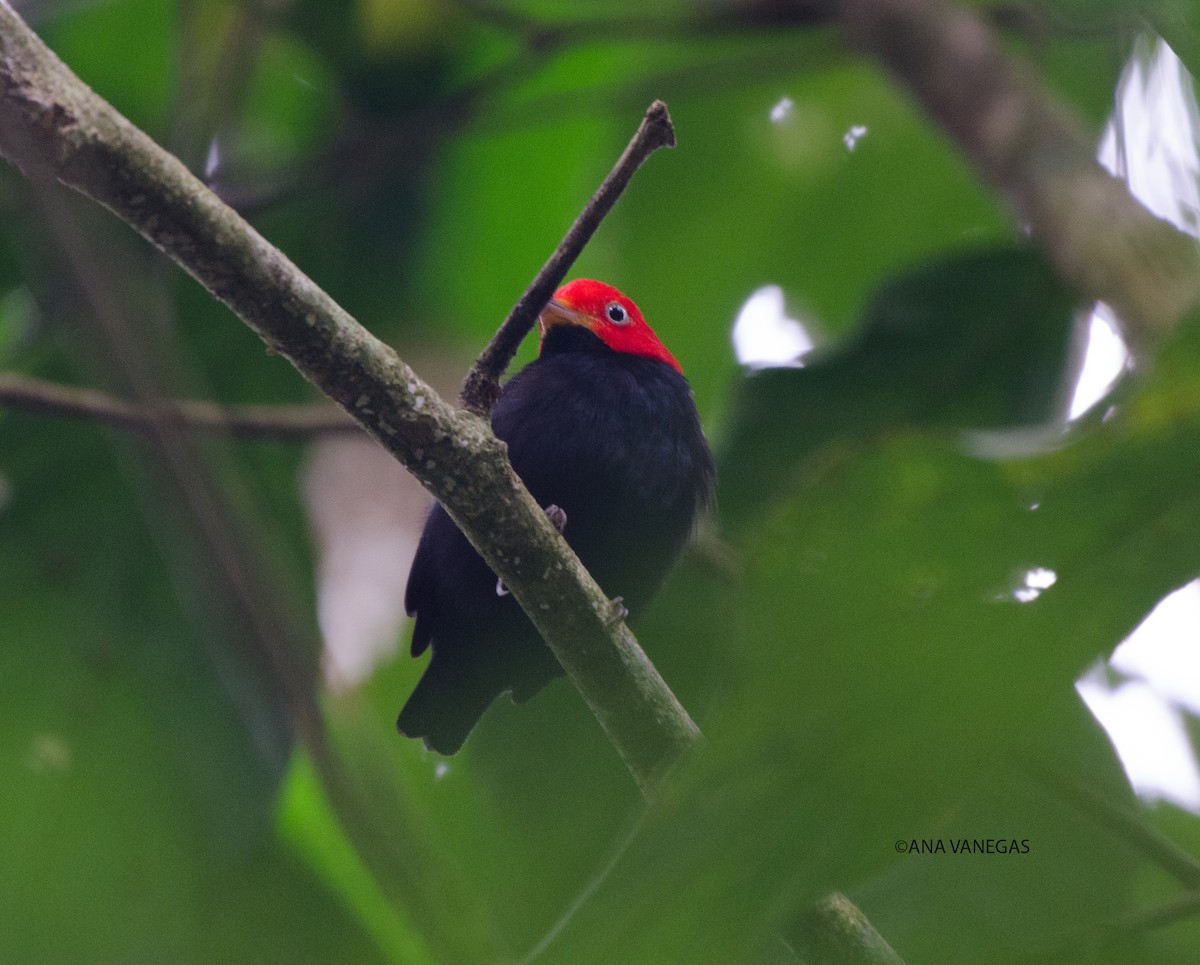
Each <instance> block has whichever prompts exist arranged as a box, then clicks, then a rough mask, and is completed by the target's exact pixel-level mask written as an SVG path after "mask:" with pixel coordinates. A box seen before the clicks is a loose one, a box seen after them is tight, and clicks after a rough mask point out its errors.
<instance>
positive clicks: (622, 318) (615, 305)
mask: <svg viewBox="0 0 1200 965" xmlns="http://www.w3.org/2000/svg"><path fill="white" fill-rule="evenodd" d="M604 314H605V315H607V316H608V320H609V321H610V322H612V323H613V324H614V325H626V324H628V323H629V312H627V311H625V306H624V305H622V304H621V303H620V302H609V303H608V304H607V305H606V306H605V308H604Z"/></svg>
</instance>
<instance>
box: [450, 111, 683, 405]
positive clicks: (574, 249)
mask: <svg viewBox="0 0 1200 965" xmlns="http://www.w3.org/2000/svg"><path fill="white" fill-rule="evenodd" d="M674 146H675V128H674V127H673V126H672V125H671V115H670V114H669V113H668V112H667V105H666V104H664V103H663V102H662V101H655V102H654V103H653V104H651V105H650V107H649V108H648V109H647V111H646V116H645V117H644V118H642V123H641V125H640V126H639V127H638V129H637V131H636V132H635V133H634V135H633V139H632V140H631V141H630V142H629V144H628V145H627V146H626V147H625V150H624V151H623V152H622V154H621V156H620V157H619V158H618V159H617V163H616V164H615V165H614V166H613V169H612V170H611V171H610V172H609V173H608V177H606V178H605V179H604V181H603V182H601V184H600V187H599V188H597V189H596V193H595V194H594V195H592V197H591V199H590V200H589V201H588V203H587V204H586V205H585V206H584V208H583V210H582V211H581V212H580V213H579V217H578V218H576V219H575V223H574V224H573V225H571V228H570V230H569V231H568V232H567V233H566V235H565V236H564V237H563V240H562V241H561V242H559V245H558V247H557V248H555V249H554V254H552V255H551V256H550V258H549V259H548V260H547V262H546V264H544V265H543V266H542V270H541V271H539V272H538V273H537V276H536V277H535V278H534V279H533V282H532V284H530V286H529V287H528V288H526V289H525V294H524V295H522V296H521V298H520V299H519V300H518V301H517V303H516V304H515V305H514V306H513V308H512V311H511V312H509V313H508V318H506V319H505V320H504V324H502V325H501V326H500V329H499V331H497V332H496V334H495V336H493V338H492V341H491V343H490V344H489V345H488V347H487V348H485V349H484V350H483V353H482V354H481V355H480V356H479V359H478V360H477V361H476V362H475V367H474V368H472V369H471V371H470V372H469V373H467V379H466V382H465V383H464V385H463V389H462V402H463V405H464V406H466V408H467V409H469V410H470V411H471V412H475V413H477V414H479V415H483V416H486V415H488V414H490V413H491V411H492V406H493V405H494V404H495V402H496V399H497V397H498V396H499V395H500V376H502V375H503V374H504V370H505V369H507V368H508V363H509V362H511V361H512V360H513V356H514V355H516V354H517V349H518V348H520V346H521V342H522V341H523V340H524V338H525V336H526V335H528V334H529V330H530V329H531V328H533V323H534V322H535V321H536V320H537V317H538V315H539V314H540V313H541V311H542V309H543V308H545V307H546V302H548V301H550V296H551V295H553V294H554V291H555V289H556V288H558V286H559V284H561V282H562V280H563V279H564V278H565V277H566V275H567V272H568V271H570V270H571V265H573V264H574V263H575V259H576V258H578V257H579V253H580V252H581V251H583V248H584V245H586V244H587V243H588V242H589V241H590V240H591V238H592V235H593V234H595V232H596V229H597V228H598V227H600V222H601V221H603V220H604V216H605V215H607V214H608V212H609V211H611V210H612V206H613V205H614V204H616V201H617V198H619V197H620V196H621V193H622V192H623V191H624V190H625V188H626V186H627V185H628V184H629V181H630V179H631V178H632V177H633V175H634V173H635V172H636V171H637V169H638V168H640V167H641V166H642V162H644V161H645V160H646V158H648V157H649V156H650V155H651V154H653V153H654V152H655V151H657V150H658V149H659V148H660V147H674Z"/></svg>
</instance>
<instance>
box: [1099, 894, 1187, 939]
mask: <svg viewBox="0 0 1200 965" xmlns="http://www.w3.org/2000/svg"><path fill="white" fill-rule="evenodd" d="M1198 915H1200V890H1193V891H1183V892H1180V893H1179V894H1178V895H1175V896H1174V897H1172V898H1168V899H1167V900H1166V901H1163V902H1161V903H1159V904H1157V905H1152V906H1151V907H1149V908H1142V909H1139V910H1138V911H1135V912H1132V913H1131V914H1128V915H1126V916H1125V917H1124V918H1122V919H1120V920H1119V921H1118V922H1117V923H1116V926H1115V929H1114V930H1115V931H1116V932H1118V933H1119V934H1125V935H1131V934H1133V935H1140V934H1144V933H1145V932H1148V931H1153V930H1154V929H1156V928H1165V927H1166V926H1168V925H1174V924H1175V923H1176V922H1180V921H1184V920H1185V919H1188V918H1195V917H1197V916H1198Z"/></svg>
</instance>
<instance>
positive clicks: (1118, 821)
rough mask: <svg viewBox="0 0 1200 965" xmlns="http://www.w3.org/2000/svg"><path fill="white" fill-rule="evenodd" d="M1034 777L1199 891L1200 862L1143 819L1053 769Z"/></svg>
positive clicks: (1040, 769)
mask: <svg viewBox="0 0 1200 965" xmlns="http://www.w3.org/2000/svg"><path fill="white" fill-rule="evenodd" d="M1033 773H1034V775H1035V777H1037V778H1038V779H1039V780H1040V781H1042V782H1043V783H1044V784H1045V785H1046V786H1048V787H1049V788H1050V789H1051V790H1052V791H1054V792H1056V793H1057V794H1058V795H1059V796H1061V797H1062V798H1063V799H1064V800H1065V801H1067V803H1069V804H1071V805H1072V806H1074V807H1075V808H1076V809H1078V810H1079V811H1082V812H1083V813H1084V814H1086V815H1087V816H1088V817H1090V818H1091V819H1092V820H1093V821H1095V822H1096V823H1097V824H1099V825H1101V826H1102V827H1106V828H1108V830H1110V831H1112V832H1113V833H1114V834H1116V835H1118V836H1119V837H1121V838H1123V839H1124V840H1125V842H1126V843H1127V844H1129V845H1130V846H1131V847H1133V848H1136V849H1137V850H1138V851H1140V852H1141V853H1142V854H1143V855H1145V856H1146V857H1147V858H1149V859H1150V860H1151V861H1153V862H1154V863H1155V864H1157V865H1158V866H1159V867H1160V868H1162V869H1163V870H1164V871H1166V872H1167V873H1168V874H1170V875H1171V876H1173V877H1174V878H1175V879H1176V880H1177V881H1178V882H1179V883H1180V884H1182V885H1184V886H1185V887H1187V888H1189V889H1192V890H1193V891H1200V861H1198V860H1197V859H1196V858H1195V856H1193V855H1192V854H1190V853H1189V852H1187V851H1185V850H1184V849H1183V848H1181V847H1180V846H1179V845H1177V844H1176V843H1175V842H1174V841H1172V840H1171V839H1170V838H1168V837H1167V836H1166V835H1164V834H1162V833H1160V832H1159V831H1157V830H1156V829H1155V828H1154V827H1153V826H1152V825H1150V823H1149V822H1148V821H1146V819H1145V817H1144V816H1143V815H1140V814H1137V813H1134V812H1132V811H1129V810H1127V809H1126V808H1122V807H1119V806H1118V805H1116V804H1114V803H1113V802H1112V801H1110V800H1108V799H1107V798H1105V797H1104V796H1103V795H1101V794H1099V793H1098V792H1097V791H1095V790H1094V789H1092V788H1091V787H1089V786H1088V785H1086V784H1084V783H1083V782H1082V781H1079V780H1075V779H1074V778H1071V777H1068V776H1066V775H1063V774H1059V773H1057V772H1055V771H1053V770H1051V769H1050V768H1046V767H1043V768H1035V769H1034V771H1033Z"/></svg>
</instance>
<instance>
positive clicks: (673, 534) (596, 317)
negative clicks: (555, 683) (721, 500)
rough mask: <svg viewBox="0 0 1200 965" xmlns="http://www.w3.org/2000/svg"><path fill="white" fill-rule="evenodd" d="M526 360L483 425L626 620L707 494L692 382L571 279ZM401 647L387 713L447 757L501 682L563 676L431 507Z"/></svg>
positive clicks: (507, 687)
mask: <svg viewBox="0 0 1200 965" xmlns="http://www.w3.org/2000/svg"><path fill="white" fill-rule="evenodd" d="M538 329H539V332H540V342H539V350H538V355H537V357H536V358H535V359H534V360H533V361H531V362H530V363H529V364H528V365H526V366H525V367H524V368H523V369H521V370H520V371H519V372H518V373H517V374H516V375H514V376H513V377H512V378H510V379H509V380H508V382H507V383H506V384H505V385H504V387H503V389H502V390H501V393H500V396H499V398H498V399H497V401H496V404H495V407H494V408H493V410H492V430H493V432H494V433H495V435H496V436H497V437H498V438H499V439H501V440H503V441H504V442H505V443H506V444H507V446H508V456H509V459H510V461H511V463H512V467H513V469H514V470H515V471H516V473H517V475H518V476H520V477H521V479H522V481H523V482H524V483H525V486H526V487H527V488H528V489H529V491H530V493H531V494H532V495H533V497H534V499H536V500H537V502H538V504H539V505H540V506H542V507H543V508H545V510H546V512H547V514H548V515H549V516H550V518H551V520H552V521H554V523H555V525H556V526H558V528H559V531H560V532H561V533H562V534H563V536H564V538H565V539H566V541H567V543H568V544H570V546H571V547H572V549H574V551H575V552H576V554H577V555H578V556H579V558H580V560H581V561H582V563H583V564H584V566H585V567H587V569H588V571H589V572H590V573H591V574H592V576H593V577H595V579H596V581H597V583H599V585H600V587H601V588H602V589H603V590H604V592H605V593H606V594H607V595H608V596H609V597H610V598H612V599H613V600H614V602H615V603H616V610H617V612H618V613H620V612H622V610H623V611H624V614H625V615H629V616H630V618H631V620H636V618H637V616H638V615H639V614H640V613H641V612H642V611H643V610H644V608H645V607H646V605H647V604H648V603H649V601H650V599H651V598H652V597H653V596H654V594H655V592H656V591H657V590H658V588H659V587H660V585H661V584H662V582H663V581H664V579H665V578H666V576H667V574H668V572H669V571H670V570H671V568H672V567H673V565H674V563H675V561H676V559H677V558H678V556H679V554H680V552H681V551H682V549H683V547H684V545H685V543H686V542H687V540H688V538H689V537H690V535H691V533H692V531H693V528H694V526H695V524H696V521H697V519H698V518H699V516H700V515H701V514H702V513H703V511H704V510H705V509H706V508H707V507H708V506H709V504H710V503H711V502H712V500H713V497H714V491H715V469H714V464H713V458H712V453H711V451H710V449H709V446H708V442H707V441H706V439H705V436H704V432H703V430H702V429H701V425H700V419H699V415H698V414H697V411H696V405H695V401H694V399H693V396H692V390H691V387H690V385H689V383H688V381H687V379H686V378H685V377H684V375H683V370H682V369H681V368H680V365H679V362H678V361H676V359H675V356H674V355H672V354H671V352H670V351H669V350H668V349H667V348H666V346H665V345H663V343H662V342H661V341H660V340H659V338H658V336H657V335H655V333H654V331H653V329H651V328H650V326H649V325H648V324H647V323H646V320H645V318H644V317H643V315H642V313H641V311H640V310H639V309H638V307H637V305H635V304H634V302H633V301H632V300H631V299H630V298H628V297H627V296H625V295H623V294H622V293H621V292H620V291H618V290H617V289H616V288H614V287H612V286H611V285H607V284H604V283H603V282H599V281H594V280H592V279H587V278H580V279H576V280H574V281H571V282H569V283H568V284H566V285H564V286H563V287H562V288H560V289H559V290H558V291H557V292H555V294H554V297H553V298H552V299H551V300H550V301H549V303H548V304H547V305H546V307H545V309H544V310H543V311H542V312H541V314H540V315H539V317H538ZM404 606H405V610H406V612H407V613H408V615H409V616H411V617H415V622H414V624H413V634H412V648H411V649H412V655H413V656H414V657H417V656H420V655H421V654H423V653H424V652H425V650H426V649H430V648H432V656H431V658H430V661H429V664H428V665H427V666H426V668H425V671H424V673H423V675H422V677H421V679H420V681H419V682H418V683H417V686H416V688H415V689H414V690H413V692H412V694H411V695H410V696H409V698H408V701H407V702H406V703H405V705H404V708H403V710H401V712H400V716H399V719H398V720H397V722H396V726H397V729H398V730H399V731H400V733H401V734H403V735H405V736H407V737H411V738H423V739H424V742H425V746H426V747H427V748H428V749H430V750H432V751H436V752H438V753H440V754H443V755H447V756H449V755H452V754H454V753H456V752H457V751H458V750H459V749H460V748H461V747H462V744H463V742H464V741H465V740H466V738H467V736H468V734H470V732H471V730H472V729H473V728H474V726H475V724H476V723H477V722H478V720H479V719H480V717H481V716H482V715H483V713H484V711H486V710H487V708H488V707H489V706H490V705H491V703H492V702H493V701H494V700H495V699H496V698H497V697H499V696H500V695H501V694H503V693H509V694H510V695H511V697H512V700H513V702H514V703H518V704H519V703H523V702H524V701H526V700H528V699H529V698H531V697H532V696H534V694H536V693H537V692H538V691H540V690H541V689H542V688H543V687H544V686H545V685H546V684H547V683H549V682H550V681H551V680H553V679H554V678H556V677H559V676H562V674H563V670H562V668H561V667H560V666H559V664H558V661H557V659H556V658H555V656H554V654H553V652H552V651H551V650H550V648H549V647H548V646H547V645H546V643H545V642H544V641H543V640H542V638H541V636H540V635H539V634H538V632H537V630H536V629H535V628H534V625H533V623H532V622H531V621H530V620H529V618H528V617H527V616H526V615H525V613H524V612H523V611H522V610H521V607H520V605H519V604H518V603H517V602H516V600H515V599H514V598H513V597H512V596H511V595H509V594H508V592H507V590H506V588H505V586H504V584H503V582H502V581H500V580H499V579H498V578H497V576H496V574H495V573H493V572H492V570H491V569H490V568H489V567H488V565H487V564H486V563H485V562H484V561H483V559H482V557H480V556H479V554H478V553H477V552H476V550H475V549H474V547H473V546H471V544H470V543H469V542H468V541H467V538H466V537H465V536H464V535H463V534H462V533H461V532H460V531H459V529H458V527H457V526H456V525H455V523H454V522H453V520H452V519H451V518H450V516H449V515H448V514H447V513H446V510H445V509H444V508H443V507H442V506H441V504H440V503H435V504H434V506H433V508H432V510H431V511H430V513H429V516H428V517H427V519H426V523H425V528H424V531H423V532H422V535H421V539H420V542H419V543H418V546H417V551H416V555H415V556H414V558H413V563H412V567H411V570H410V572H409V577H408V586H407V589H406V591H405V597H404Z"/></svg>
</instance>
